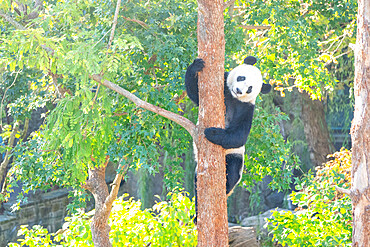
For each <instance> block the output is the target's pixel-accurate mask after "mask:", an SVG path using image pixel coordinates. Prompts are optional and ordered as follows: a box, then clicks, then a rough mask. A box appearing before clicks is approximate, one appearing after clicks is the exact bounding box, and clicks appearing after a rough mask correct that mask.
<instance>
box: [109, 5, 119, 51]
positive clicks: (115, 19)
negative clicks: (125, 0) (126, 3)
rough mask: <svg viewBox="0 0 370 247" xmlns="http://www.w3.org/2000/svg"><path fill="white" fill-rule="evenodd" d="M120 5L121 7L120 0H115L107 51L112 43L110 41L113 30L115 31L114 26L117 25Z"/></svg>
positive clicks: (111, 40)
mask: <svg viewBox="0 0 370 247" xmlns="http://www.w3.org/2000/svg"><path fill="white" fill-rule="evenodd" d="M120 7H121V1H120V0H117V5H116V12H115V13H114V19H113V25H112V31H111V33H110V37H109V42H108V51H109V49H110V47H111V45H112V42H113V38H114V32H115V30H116V26H117V19H118V14H119V8H120Z"/></svg>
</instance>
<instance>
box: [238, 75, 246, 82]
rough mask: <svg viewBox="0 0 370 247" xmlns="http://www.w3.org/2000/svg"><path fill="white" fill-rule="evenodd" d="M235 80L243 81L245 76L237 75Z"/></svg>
mask: <svg viewBox="0 0 370 247" xmlns="http://www.w3.org/2000/svg"><path fill="white" fill-rule="evenodd" d="M236 81H245V76H238V78H236Z"/></svg>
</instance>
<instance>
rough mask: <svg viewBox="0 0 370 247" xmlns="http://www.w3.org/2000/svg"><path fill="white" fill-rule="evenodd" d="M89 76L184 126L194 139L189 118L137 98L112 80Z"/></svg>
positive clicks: (145, 107)
mask: <svg viewBox="0 0 370 247" xmlns="http://www.w3.org/2000/svg"><path fill="white" fill-rule="evenodd" d="M91 78H92V79H93V80H94V81H96V82H99V83H101V84H102V85H104V86H106V87H107V88H109V89H112V90H113V91H115V92H117V93H119V94H121V95H123V96H124V97H126V98H127V99H129V100H131V101H132V102H134V103H135V104H136V105H137V106H138V107H141V108H144V109H146V110H148V111H151V112H154V113H157V114H159V115H161V116H163V117H165V118H168V119H170V120H172V121H174V122H175V123H178V124H179V125H181V126H182V127H184V128H185V129H186V130H187V131H188V132H189V134H190V135H191V136H192V137H193V140H196V126H195V124H193V123H192V122H191V121H190V120H189V119H187V118H185V117H183V116H180V115H178V114H176V113H173V112H170V111H167V110H165V109H162V108H160V107H158V106H155V105H152V104H150V103H148V102H146V101H143V100H141V99H139V98H138V97H136V96H135V95H134V94H132V93H130V92H129V91H127V90H125V89H123V88H121V87H120V86H118V85H116V84H114V83H113V82H110V81H108V80H105V79H103V78H102V77H101V76H100V75H92V76H91Z"/></svg>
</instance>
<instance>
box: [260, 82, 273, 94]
mask: <svg viewBox="0 0 370 247" xmlns="http://www.w3.org/2000/svg"><path fill="white" fill-rule="evenodd" d="M271 88H272V86H271V85H270V84H266V83H263V84H262V88H261V93H262V94H267V93H269V92H270V91H271Z"/></svg>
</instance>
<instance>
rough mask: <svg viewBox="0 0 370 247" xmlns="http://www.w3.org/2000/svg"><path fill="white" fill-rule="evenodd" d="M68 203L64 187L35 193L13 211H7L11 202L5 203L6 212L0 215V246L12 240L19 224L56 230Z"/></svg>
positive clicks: (66, 191)
mask: <svg viewBox="0 0 370 247" xmlns="http://www.w3.org/2000/svg"><path fill="white" fill-rule="evenodd" d="M68 203H69V200H68V190H66V189H61V190H56V191H51V192H47V193H45V194H41V195H36V196H34V197H32V199H29V202H28V203H23V204H21V208H20V210H18V211H15V212H14V213H9V212H11V208H10V207H11V206H12V204H13V203H5V204H4V207H5V209H6V212H5V214H3V215H0V246H7V243H9V242H14V241H15V240H16V239H17V232H18V230H19V229H20V226H21V225H29V226H33V225H42V226H44V227H46V228H47V229H48V231H49V232H56V231H57V230H58V229H60V228H61V227H62V225H63V223H64V218H65V217H66V216H67V210H66V209H67V205H68Z"/></svg>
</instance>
